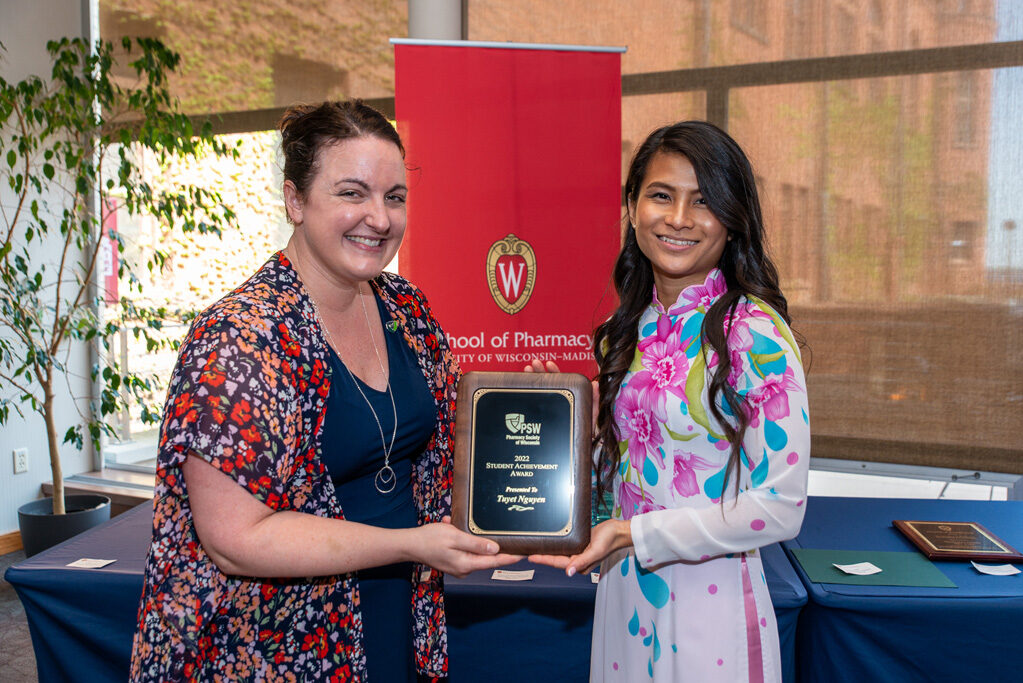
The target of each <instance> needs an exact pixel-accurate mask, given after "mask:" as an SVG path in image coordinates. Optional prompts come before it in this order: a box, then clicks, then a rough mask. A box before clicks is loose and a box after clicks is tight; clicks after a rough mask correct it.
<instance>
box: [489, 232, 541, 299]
mask: <svg viewBox="0 0 1023 683" xmlns="http://www.w3.org/2000/svg"><path fill="white" fill-rule="evenodd" d="M535 282H536V255H535V254H534V253H533V248H532V247H531V246H529V242H525V241H523V240H520V239H519V238H518V237H516V236H515V235H508V236H507V237H505V238H504V239H502V240H498V241H496V242H494V243H493V244H492V245H490V251H489V252H488V253H487V284H488V285H490V295H491V296H492V297H494V303H496V304H497V305H498V306H499V307H500V308H501V310H502V311H504V312H505V313H508V314H509V315H514V314H515V313H518V312H519V311H521V310H522V309H523V308H524V307H525V305H526V303H527V302H528V301H529V296H530V295H531V294H532V293H533V285H534V284H535Z"/></svg>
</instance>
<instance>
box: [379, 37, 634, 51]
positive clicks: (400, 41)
mask: <svg viewBox="0 0 1023 683" xmlns="http://www.w3.org/2000/svg"><path fill="white" fill-rule="evenodd" d="M391 45H438V46H440V47H491V48H502V49H505V50H552V51H560V52H625V51H626V50H628V48H627V47H607V46H600V45H552V44H549V43H501V42H497V41H491V40H424V39H421V38H391Z"/></svg>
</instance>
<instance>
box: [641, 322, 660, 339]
mask: <svg viewBox="0 0 1023 683" xmlns="http://www.w3.org/2000/svg"><path fill="white" fill-rule="evenodd" d="M656 331H657V321H656V320H655V321H653V322H652V323H647V324H646V325H644V326H643V330H642V332H640V337H649V336H651V335H653V333H654V332H656Z"/></svg>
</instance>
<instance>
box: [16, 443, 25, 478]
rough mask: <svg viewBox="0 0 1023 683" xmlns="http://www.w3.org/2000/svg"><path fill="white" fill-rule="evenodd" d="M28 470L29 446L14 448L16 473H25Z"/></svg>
mask: <svg viewBox="0 0 1023 683" xmlns="http://www.w3.org/2000/svg"><path fill="white" fill-rule="evenodd" d="M25 472H28V449H27V448H15V449H14V473H15V474H23V473H25Z"/></svg>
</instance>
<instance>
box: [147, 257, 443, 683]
mask: <svg viewBox="0 0 1023 683" xmlns="http://www.w3.org/2000/svg"><path fill="white" fill-rule="evenodd" d="M371 284H372V286H373V288H374V290H375V291H376V293H377V294H378V295H379V296H380V298H381V299H382V301H383V302H384V304H385V306H386V308H387V310H388V312H389V314H390V316H391V320H390V321H386V322H385V324H387V325H388V326H391V328H392V329H401V330H402V331H403V333H404V337H405V340H406V342H407V343H408V344H409V345H410V347H411V348H412V349H413V350H414V351H415V352H416V356H417V358H418V361H419V365H420V368H421V369H422V371H423V374H424V376H425V377H426V380H427V385H428V386H429V388H430V391H431V393H432V394H433V397H434V400H435V403H436V406H437V429H436V431H435V433H434V435H433V437H432V438H431V440H430V442H429V444H428V446H427V448H426V450H425V451H424V452H423V454H422V455H420V456H419V458H418V460H417V461H416V463H415V467H414V475H413V495H414V498H415V502H416V507H417V510H418V516H419V522H420V524H426V523H429V522H436V521H440V519H441V517H442V516H443V515H446V514H448V511H449V509H450V503H451V499H450V489H451V462H452V460H451V457H452V448H453V439H454V399H455V393H456V387H457V383H458V378H459V371H458V367H457V364H456V363H455V361H454V357H453V355H452V354H451V352H450V350H449V348H448V346H447V342H446V339H445V338H444V335H443V333H442V332H441V330H440V328H439V327H438V325H437V322H436V321H435V320H434V318H433V315H432V313H431V311H430V308H429V305H428V304H427V302H426V300H425V298H424V297H423V295H422V294H421V293H420V292H419V290H417V289H416V288H415V287H413V286H412V285H411V284H409V283H408V282H407V281H405V280H404V279H402V278H400V277H398V276H396V275H393V274H390V273H384V274H382V275H381V276H380V277H378V278H376V279H375V280H373V281H372V283H371ZM327 353H328V351H327V346H326V343H325V341H324V339H323V336H322V332H321V330H320V326H319V324H318V322H317V317H316V314H315V311H314V309H313V306H312V303H311V301H310V299H309V297H308V295H307V294H306V292H305V290H304V289H303V288H302V285H301V283H300V281H299V280H298V277H297V275H296V273H295V271H294V269H293V268H292V267H291V264H290V263H289V262H288V260H287V259H286V258H285V257H284V256H283V254H280V253H278V254H276V255H275V256H274V257H273V258H271V259H270V261H268V262H267V263H266V264H265V265H264V266H263V267H262V268H261V269H260V270H259V271H257V272H256V273H255V274H254V275H253V276H252V277H251V278H250V279H249V280H248V281H246V282H245V283H244V284H242V285H241V286H240V287H238V288H237V289H235V290H234V291H233V292H231V293H230V294H228V295H227V296H225V297H224V298H223V299H221V300H220V301H218V302H217V303H215V304H214V305H213V306H211V307H210V308H208V309H207V310H206V311H204V312H203V313H202V314H201V315H200V316H199V317H198V318H197V319H196V320H195V321H194V323H193V325H192V328H191V330H190V331H189V333H188V336H187V337H186V339H185V341H184V343H183V344H182V347H181V351H180V354H179V357H178V364H177V366H176V368H175V371H174V374H173V377H172V379H171V382H170V386H169V390H168V397H167V402H166V405H165V409H164V421H163V425H162V428H161V430H160V442H159V457H158V465H157V484H156V490H155V498H154V512H155V514H154V519H153V541H152V545H151V547H150V550H149V556H148V560H147V564H146V573H145V585H144V588H143V595H142V603H141V606H140V608H139V629H138V632H137V633H136V635H135V641H134V648H133V652H132V664H131V680H132V681H239V680H253V681H255V680H259V681H320V680H322V681H361V680H363V679H364V678H365V654H364V651H363V646H362V630H361V627H362V617H361V613H360V610H359V594H358V584H357V581H356V580H355V578H354V575H352V574H344V575H338V576H321V577H310V578H305V579H264V578H252V577H238V576H227V575H225V574H224V573H222V572H221V571H220V570H219V569H218V568H217V567H216V565H214V563H213V562H212V560H211V559H210V558H209V556H208V555H207V554H206V553H205V551H204V550H203V548H202V546H201V544H200V543H199V539H198V537H197V536H196V533H195V528H194V526H193V524H192V520H191V514H190V510H189V504H188V491H187V489H186V487H185V482H184V480H183V478H182V476H181V463H182V462H183V461H184V460H185V458H186V457H187V456H188V454H190V453H191V454H194V455H198V456H199V457H202V458H203V459H205V460H206V461H207V462H209V463H210V464H212V465H213V466H215V467H217V468H218V469H219V470H220V471H222V472H224V473H225V474H227V475H229V476H231V477H232V478H234V479H235V480H236V481H237V482H238V484H239V485H240V486H243V487H245V488H246V489H247V490H248V491H249V492H250V493H251V494H252V495H253V496H254V497H255V498H256V499H257V500H260V501H261V502H263V503H264V504H265V505H267V506H268V507H270V508H272V509H274V510H296V511H300V512H305V513H309V514H314V515H319V516H321V517H332V518H336V519H343V518H344V513H343V510H342V503H343V501H339V500H338V499H337V497H336V496H335V491H334V487H333V484H332V482H331V480H330V477H329V475H328V473H327V471H326V469H325V467H324V465H323V463H322V462H321V461H320V458H319V435H320V429H321V426H322V423H323V418H324V413H325V410H326V399H327V396H328V394H329V390H330V381H331V377H330V368H329V364H328V360H327ZM415 576H416V585H415V586H414V590H413V601H412V603H413V604H412V605H410V606H409V608H410V609H412V610H413V615H414V624H415V632H414V636H413V639H414V645H415V649H416V665H417V669H418V671H419V673H420V675H421V676H422V677H424V678H426V679H427V680H429V679H432V678H439V677H443V676H445V675H446V674H447V636H446V631H445V623H444V607H443V600H442V595H441V575H440V574H439V573H438V572H437V571H431V570H430V569H429V568H428V567H418V568H417V571H416V572H415Z"/></svg>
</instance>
